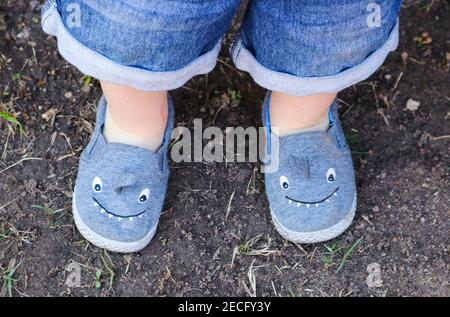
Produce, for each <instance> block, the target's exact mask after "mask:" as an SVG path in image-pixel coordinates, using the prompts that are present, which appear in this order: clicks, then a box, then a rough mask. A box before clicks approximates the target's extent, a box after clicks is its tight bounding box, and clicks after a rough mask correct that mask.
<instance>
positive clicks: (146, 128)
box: [101, 81, 167, 152]
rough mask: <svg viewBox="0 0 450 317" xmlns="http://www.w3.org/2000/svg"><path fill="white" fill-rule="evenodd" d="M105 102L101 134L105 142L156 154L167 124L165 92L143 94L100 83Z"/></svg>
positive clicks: (124, 87) (120, 86)
mask: <svg viewBox="0 0 450 317" xmlns="http://www.w3.org/2000/svg"><path fill="white" fill-rule="evenodd" d="M101 85H102V89H103V93H104V95H105V98H106V101H107V103H108V108H107V110H106V120H105V125H104V128H103V134H104V136H105V138H106V140H107V141H108V142H116V143H123V144H130V145H134V146H137V147H143V148H147V149H149V150H151V151H153V152H156V150H158V148H159V147H160V146H161V143H162V140H163V136H164V131H165V129H166V122H167V91H155V92H146V91H142V90H137V89H134V88H131V87H128V86H122V85H116V84H110V83H107V82H104V81H102V82H101Z"/></svg>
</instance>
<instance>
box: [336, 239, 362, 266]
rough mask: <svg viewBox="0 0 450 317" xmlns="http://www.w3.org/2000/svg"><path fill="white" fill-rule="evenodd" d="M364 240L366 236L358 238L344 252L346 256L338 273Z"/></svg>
mask: <svg viewBox="0 0 450 317" xmlns="http://www.w3.org/2000/svg"><path fill="white" fill-rule="evenodd" d="M363 240H364V237H361V238H359V239H358V240H356V242H355V243H353V245H352V246H351V247H350V248H349V249H348V250H347V251H346V252H345V253H344V256H343V257H342V260H341V263H340V264H339V267H338V268H337V270H336V273H338V272H339V271H340V270H341V269H342V268H343V267H344V265H345V263H347V260H348V258H350V257H351V255H352V253H353V251H355V250H356V248H357V247H358V246H359V245H360V244H361V243H362V242H363Z"/></svg>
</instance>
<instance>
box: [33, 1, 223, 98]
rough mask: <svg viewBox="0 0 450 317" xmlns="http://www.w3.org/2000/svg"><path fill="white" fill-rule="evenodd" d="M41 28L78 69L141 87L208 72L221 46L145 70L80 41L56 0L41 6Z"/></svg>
mask: <svg viewBox="0 0 450 317" xmlns="http://www.w3.org/2000/svg"><path fill="white" fill-rule="evenodd" d="M42 28H43V30H44V31H45V32H46V33H48V34H50V35H54V36H56V38H57V43H58V44H57V45H58V50H59V53H60V54H61V55H62V56H63V57H64V58H65V59H66V60H67V61H68V62H69V63H71V64H73V65H74V66H75V67H76V68H78V69H79V70H80V71H81V72H82V73H84V74H86V75H89V76H92V77H95V78H97V79H99V80H103V81H106V82H109V83H114V84H119V85H127V86H131V87H133V88H136V89H139V90H144V91H159V90H171V89H176V88H179V87H181V86H182V85H184V84H185V83H186V82H187V81H188V80H189V79H191V78H192V77H194V76H196V75H200V74H206V73H208V72H210V71H211V70H212V69H213V68H214V67H215V65H216V62H217V56H218V54H219V51H220V46H221V40H219V41H218V42H217V44H216V45H215V46H214V47H213V49H211V50H210V51H208V52H206V53H204V54H202V55H200V56H199V57H198V58H197V59H195V60H194V61H192V62H191V63H189V64H188V65H186V66H184V67H183V68H180V69H178V70H173V71H161V72H160V71H149V70H145V69H142V68H138V67H132V66H127V65H122V64H119V63H117V62H115V61H113V60H111V59H109V58H108V57H106V56H104V55H102V54H100V53H98V52H96V51H94V50H92V49H90V48H89V47H87V46H85V45H83V44H82V43H80V42H79V41H78V40H77V39H76V38H75V37H73V35H72V34H70V32H69V31H68V30H67V28H66V27H65V25H64V23H63V21H62V18H61V15H60V13H59V12H58V9H57V3H56V0H48V1H47V2H46V3H45V5H44V6H43V8H42Z"/></svg>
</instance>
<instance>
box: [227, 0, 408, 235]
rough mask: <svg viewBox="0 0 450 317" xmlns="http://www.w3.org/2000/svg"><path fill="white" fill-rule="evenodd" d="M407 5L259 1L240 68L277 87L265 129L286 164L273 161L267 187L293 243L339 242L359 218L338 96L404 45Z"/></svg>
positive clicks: (392, 1) (247, 26)
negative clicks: (401, 28) (401, 19)
mask: <svg viewBox="0 0 450 317" xmlns="http://www.w3.org/2000/svg"><path fill="white" fill-rule="evenodd" d="M400 4H401V1H400V0H386V1H377V2H370V1H364V0H354V1H337V0H332V1H308V0H305V1H299V0H282V1H270V0H266V1H265V0H261V1H251V2H250V4H249V7H248V9H247V13H246V16H245V18H244V22H243V24H242V31H241V34H240V37H239V39H238V40H237V41H236V42H235V43H234V45H233V48H232V50H231V51H232V55H233V60H234V62H235V64H236V66H237V67H238V68H239V69H241V70H245V71H248V72H249V73H250V74H251V75H252V77H253V79H254V80H255V81H256V82H257V83H258V84H260V85H261V86H263V87H265V88H267V89H268V90H269V94H268V97H267V98H266V102H265V103H264V106H263V123H264V126H265V127H266V128H267V129H266V131H272V132H273V133H277V130H278V131H279V132H278V133H279V134H280V137H279V138H269V137H268V138H266V140H267V149H266V150H267V153H269V154H270V160H267V161H266V162H276V164H275V165H276V167H278V169H277V170H276V171H274V168H273V167H274V166H273V165H272V164H271V165H272V166H271V167H272V168H269V170H270V171H271V173H266V174H265V177H264V178H265V188H266V193H267V196H268V200H269V204H270V209H271V215H272V219H273V222H274V224H275V226H276V228H277V229H278V231H279V232H280V234H281V235H282V236H284V237H285V238H286V239H288V240H291V241H295V242H299V243H311V242H320V241H325V240H329V239H332V238H334V237H336V236H337V235H339V234H341V233H342V232H343V231H344V230H345V229H346V228H348V226H349V225H350V224H351V222H352V219H353V216H354V215H355V209H356V184H355V175H354V170H353V166H352V157H351V152H350V150H349V147H348V145H347V144H346V138H345V134H344V133H343V130H342V127H341V124H340V121H339V118H338V115H337V107H336V106H335V103H334V102H333V100H334V99H335V97H336V92H338V91H340V90H342V89H345V88H347V87H349V86H351V85H354V84H356V83H358V82H359V81H361V80H364V79H366V78H367V77H369V76H370V75H371V74H372V73H373V72H374V71H376V69H377V68H378V67H379V66H380V65H381V64H382V63H383V61H384V59H385V57H386V55H387V54H388V53H389V52H390V51H392V50H394V49H395V47H396V46H397V42H398V24H397V20H398V13H399V10H400ZM270 91H272V93H270ZM269 101H270V103H269ZM330 106H331V108H330ZM329 120H330V122H328V121H329ZM274 128H277V129H274ZM305 132H310V133H305ZM272 140H278V142H277V143H274V142H273V141H272ZM272 144H278V146H276V147H275V146H273V147H272V146H271V145H272ZM273 149H276V150H273Z"/></svg>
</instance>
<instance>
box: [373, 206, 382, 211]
mask: <svg viewBox="0 0 450 317" xmlns="http://www.w3.org/2000/svg"><path fill="white" fill-rule="evenodd" d="M372 211H373V212H379V211H380V207H378V206H374V207H373V208H372Z"/></svg>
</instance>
